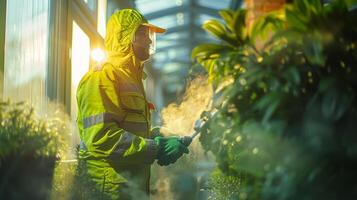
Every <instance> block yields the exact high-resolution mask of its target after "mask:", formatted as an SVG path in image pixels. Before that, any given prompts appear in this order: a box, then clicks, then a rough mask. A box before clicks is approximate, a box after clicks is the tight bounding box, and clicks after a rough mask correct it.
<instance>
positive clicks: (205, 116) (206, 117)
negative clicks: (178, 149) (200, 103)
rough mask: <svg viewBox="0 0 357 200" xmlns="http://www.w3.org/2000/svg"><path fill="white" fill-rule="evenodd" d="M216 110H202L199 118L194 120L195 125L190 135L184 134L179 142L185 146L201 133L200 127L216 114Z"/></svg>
mask: <svg viewBox="0 0 357 200" xmlns="http://www.w3.org/2000/svg"><path fill="white" fill-rule="evenodd" d="M217 111H218V110H214V111H213V112H208V111H204V112H202V114H201V117H200V119H198V120H196V121H195V126H194V132H193V134H192V135H191V136H184V137H181V142H182V144H184V145H185V146H189V145H190V144H191V142H192V140H193V139H194V138H195V137H196V136H197V135H198V134H200V133H201V129H202V127H204V126H205V124H206V122H207V121H208V120H209V119H211V118H213V117H214V116H215V115H216V114H217Z"/></svg>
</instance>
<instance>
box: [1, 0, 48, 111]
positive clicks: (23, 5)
mask: <svg viewBox="0 0 357 200" xmlns="http://www.w3.org/2000/svg"><path fill="white" fill-rule="evenodd" d="M5 31H6V32H5V69H4V97H5V99H7V98H9V99H13V100H16V101H28V102H29V103H30V104H32V105H33V106H35V107H36V109H37V111H39V112H43V111H44V110H41V109H44V108H45V104H46V90H45V80H46V74H47V65H48V60H47V57H48V37H49V0H28V1H23V0H11V1H7V6H6V30H5Z"/></svg>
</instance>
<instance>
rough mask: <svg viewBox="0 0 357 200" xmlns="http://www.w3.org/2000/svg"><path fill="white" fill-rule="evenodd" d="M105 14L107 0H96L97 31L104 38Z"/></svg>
mask: <svg viewBox="0 0 357 200" xmlns="http://www.w3.org/2000/svg"><path fill="white" fill-rule="evenodd" d="M106 14H107V0H98V16H97V22H98V26H97V31H98V33H99V34H100V35H101V36H102V37H103V38H104V37H105V28H106V27H105V26H106V24H107V22H106Z"/></svg>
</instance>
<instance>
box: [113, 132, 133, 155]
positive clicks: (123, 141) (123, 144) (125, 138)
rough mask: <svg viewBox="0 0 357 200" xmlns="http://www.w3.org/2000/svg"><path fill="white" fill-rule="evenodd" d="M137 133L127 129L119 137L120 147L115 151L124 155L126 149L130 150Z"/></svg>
mask: <svg viewBox="0 0 357 200" xmlns="http://www.w3.org/2000/svg"><path fill="white" fill-rule="evenodd" d="M134 137H135V135H133V134H131V133H129V132H127V131H125V132H124V133H123V134H122V135H121V136H120V138H119V142H118V149H117V150H115V151H114V152H113V153H116V154H119V155H123V154H124V152H125V151H126V150H128V149H129V148H130V146H131V143H132V142H133V139H134Z"/></svg>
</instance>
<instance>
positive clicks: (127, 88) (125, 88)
mask: <svg viewBox="0 0 357 200" xmlns="http://www.w3.org/2000/svg"><path fill="white" fill-rule="evenodd" d="M119 92H120V93H121V92H136V93H139V94H142V91H141V90H140V87H139V86H138V85H136V84H129V83H125V84H122V83H120V84H119Z"/></svg>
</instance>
